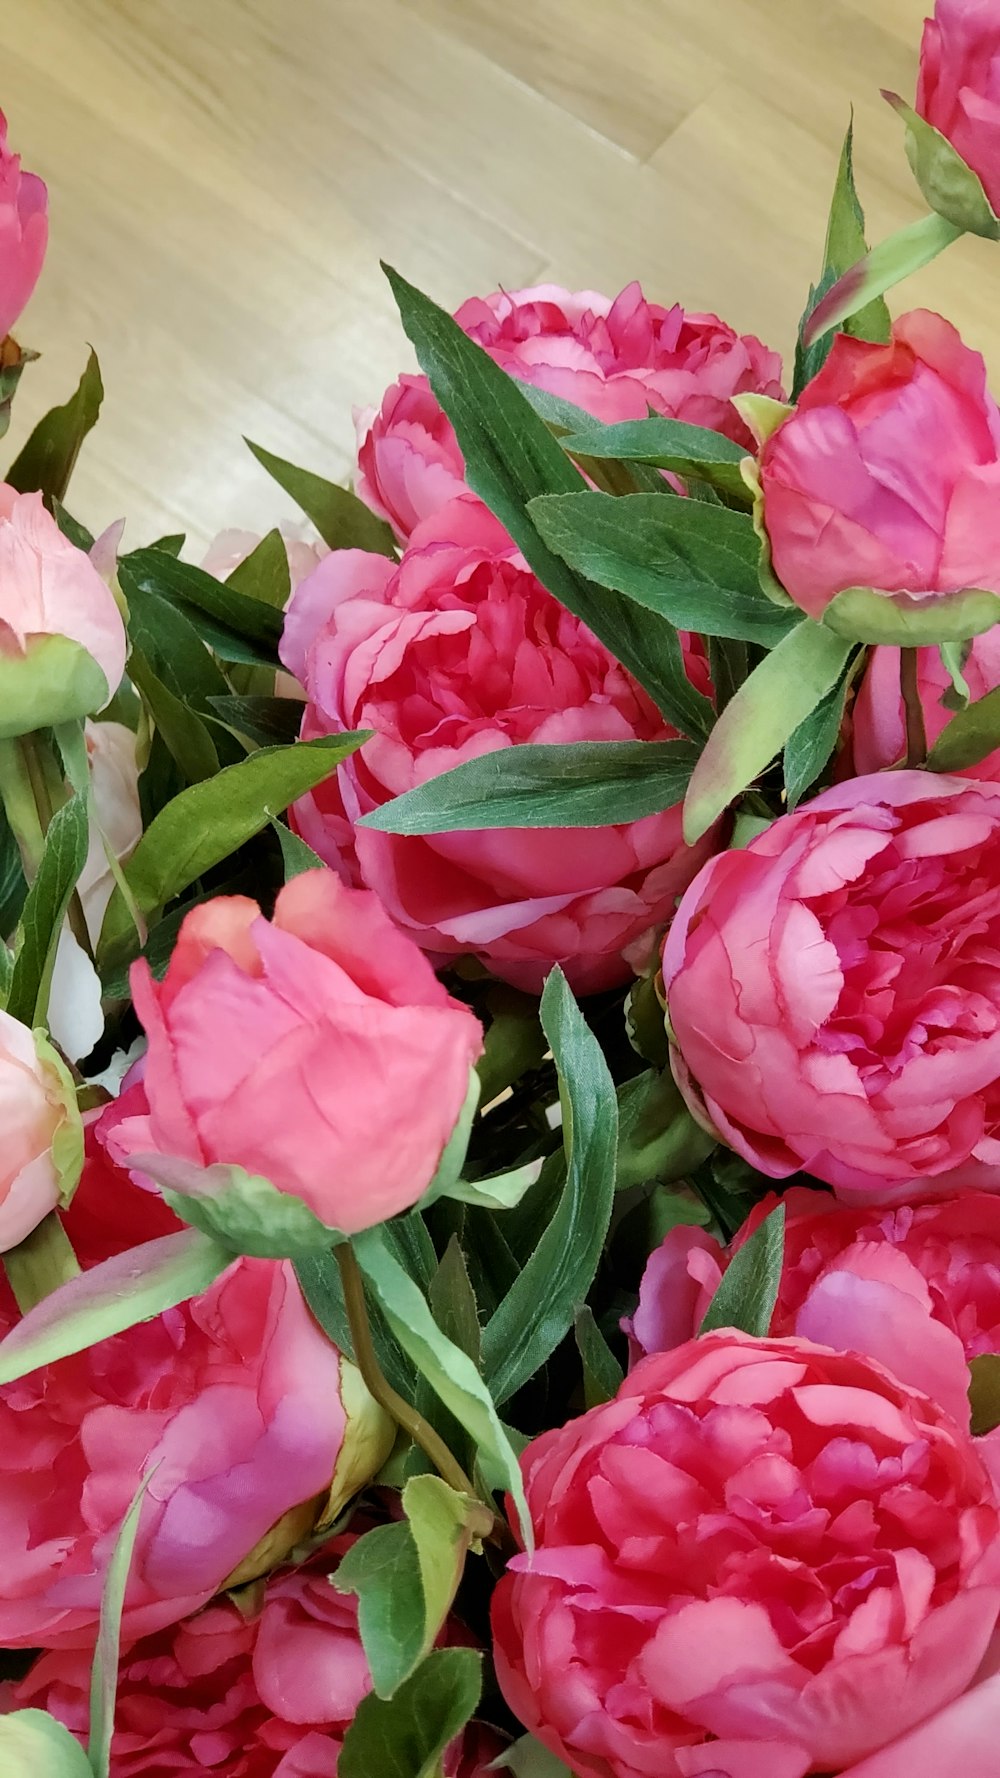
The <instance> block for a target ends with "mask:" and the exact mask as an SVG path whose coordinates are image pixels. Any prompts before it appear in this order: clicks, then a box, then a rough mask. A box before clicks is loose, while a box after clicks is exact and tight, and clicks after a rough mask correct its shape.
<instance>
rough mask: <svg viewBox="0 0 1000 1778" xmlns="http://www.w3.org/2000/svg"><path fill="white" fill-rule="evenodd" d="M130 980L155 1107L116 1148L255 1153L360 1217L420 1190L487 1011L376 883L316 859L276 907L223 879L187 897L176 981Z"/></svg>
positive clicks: (337, 1218)
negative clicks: (225, 888) (462, 991)
mask: <svg viewBox="0 0 1000 1778" xmlns="http://www.w3.org/2000/svg"><path fill="white" fill-rule="evenodd" d="M132 991H133V995H134V999H135V1006H136V1010H137V1012H138V1014H139V1017H140V1018H141V1019H142V1022H143V1024H144V1025H145V1027H146V1031H147V1034H148V1037H149V1050H148V1053H147V1056H146V1061H145V1071H144V1083H145V1089H146V1093H147V1094H148V1099H149V1111H148V1115H146V1116H140V1117H137V1118H133V1119H126V1120H124V1121H122V1122H121V1123H120V1124H119V1125H118V1127H117V1130H116V1133H115V1139H114V1142H115V1155H116V1158H117V1159H119V1160H122V1161H127V1162H129V1164H131V1162H130V1157H132V1156H137V1157H139V1158H138V1160H137V1162H136V1164H137V1165H138V1166H140V1167H141V1168H142V1169H144V1170H145V1171H147V1172H149V1173H152V1174H153V1175H154V1177H157V1178H162V1179H163V1181H164V1183H171V1182H172V1178H173V1174H171V1179H167V1178H166V1177H165V1174H164V1173H163V1164H164V1163H167V1162H170V1161H177V1162H180V1163H182V1164H183V1163H187V1166H188V1168H189V1169H191V1170H192V1171H193V1172H194V1173H195V1174H197V1172H199V1171H200V1170H201V1169H205V1168H212V1167H214V1168H217V1169H218V1171H219V1173H221V1174H224V1173H226V1172H227V1170H228V1169H231V1168H238V1169H243V1170H244V1171H245V1172H246V1173H248V1174H250V1175H252V1176H253V1177H255V1178H259V1179H264V1180H267V1181H269V1182H270V1184H271V1185H272V1186H273V1187H275V1188H276V1189H277V1191H278V1192H283V1193H288V1194H290V1195H291V1196H293V1197H296V1198H299V1199H301V1200H302V1202H303V1203H305V1204H306V1205H307V1206H308V1207H309V1209H310V1210H311V1211H312V1212H313V1213H314V1215H315V1216H317V1217H318V1218H319V1219H320V1221H321V1222H323V1223H325V1224H326V1226H327V1227H329V1228H336V1229H341V1230H343V1231H344V1232H345V1233H349V1234H353V1233H355V1232H356V1231H357V1230H358V1229H363V1228H368V1227H369V1226H370V1225H371V1224H372V1223H376V1222H382V1221H384V1220H385V1218H386V1217H389V1216H394V1215H395V1214H396V1213H397V1211H400V1210H406V1209H409V1208H410V1206H411V1205H412V1204H414V1203H416V1201H417V1199H418V1198H419V1197H421V1196H422V1194H423V1192H424V1191H425V1190H426V1188H427V1186H428V1185H429V1184H430V1182H431V1180H432V1178H433V1177H434V1174H435V1172H436V1171H437V1167H438V1163H439V1162H440V1160H441V1156H442V1153H443V1151H444V1149H445V1147H446V1145H447V1143H448V1140H449V1138H450V1137H451V1135H452V1132H453V1130H454V1127H455V1124H456V1123H457V1121H458V1117H459V1113H460V1112H461V1110H462V1107H463V1105H464V1103H465V1099H466V1095H467V1093H468V1090H469V1074H470V1069H471V1068H472V1066H473V1064H474V1063H475V1061H476V1058H477V1056H478V1054H479V1051H480V1048H481V1046H482V1029H481V1027H480V1025H479V1022H478V1020H476V1019H475V1018H474V1017H473V1015H472V1014H471V1013H470V1012H468V1011H467V1010H466V1009H465V1008H464V1007H462V1006H459V1004H458V1002H457V1001H455V1000H452V998H451V997H450V995H449V994H448V993H447V992H446V990H445V989H444V988H443V987H442V986H441V984H440V982H439V981H438V980H437V978H436V976H435V975H434V972H433V970H432V969H431V967H430V965H429V964H428V963H427V961H426V959H425V958H424V957H423V956H422V955H421V953H420V952H419V951H418V950H417V947H416V946H415V945H414V944H412V943H411V942H410V940H409V939H408V938H407V937H406V936H405V934H403V933H401V932H398V931H397V930H396V928H395V927H394V926H393V925H392V923H391V922H390V921H389V919H388V918H387V917H386V915H385V914H384V912H383V911H382V908H381V906H380V905H379V902H378V900H377V899H376V897H375V896H374V895H368V894H365V893H364V892H363V891H360V890H356V889H348V888H346V887H345V885H344V884H343V883H341V882H340V880H339V879H338V878H337V877H336V876H334V875H333V873H332V872H331V871H321V870H316V871H307V872H305V873H304V874H303V875H301V876H298V877H296V878H294V880H293V881H292V882H290V883H288V884H287V885H286V887H285V888H284V889H283V890H282V891H281V894H280V895H279V896H278V899H277V902H276V904H275V909H274V916H273V919H272V920H270V921H269V920H265V919H264V917H263V915H262V914H261V911H260V909H259V907H258V906H257V903H256V902H254V901H248V900H247V899H246V898H245V897H243V896H221V897H219V898H218V899H217V900H215V901H210V902H206V903H204V904H203V905H202V906H201V907H198V908H195V909H194V910H193V911H192V912H191V913H190V914H188V916H187V918H186V919H185V921H184V924H183V926H182V927H181V930H180V934H179V936H178V940H177V944H176V946H175V948H174V951H173V954H172V956H171V959H170V965H169V968H168V970H167V973H166V975H165V977H164V979H163V981H162V982H156V981H154V979H153V976H152V975H151V973H150V971H149V969H148V968H147V966H146V964H145V963H137V964H136V965H135V966H134V968H133V972H132ZM216 1178H217V1176H215V1175H213V1176H212V1178H211V1180H210V1182H209V1183H208V1184H207V1185H206V1187H205V1190H206V1192H207V1194H208V1195H209V1196H211V1195H213V1192H214V1191H215V1189H216ZM225 1186H226V1181H225V1180H224V1179H218V1186H217V1188H218V1190H219V1192H223V1191H224V1190H225ZM181 1189H185V1190H186V1189H188V1188H187V1186H186V1185H183V1186H182V1187H181ZM192 1189H195V1187H194V1186H193V1187H192Z"/></svg>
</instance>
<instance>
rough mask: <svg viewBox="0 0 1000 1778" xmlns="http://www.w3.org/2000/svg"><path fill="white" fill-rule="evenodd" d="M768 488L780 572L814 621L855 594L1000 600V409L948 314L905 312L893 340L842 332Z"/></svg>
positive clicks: (787, 428)
mask: <svg viewBox="0 0 1000 1778" xmlns="http://www.w3.org/2000/svg"><path fill="white" fill-rule="evenodd" d="M928 439H933V440H934V449H933V450H932V451H928V450H927V449H926V440H928ZM917 464H919V471H918V472H915V465H917ZM760 482H761V488H762V492H763V508H764V523H765V526H766V529H767V536H768V540H769V543H770V549H771V558H772V563H773V567H774V572H775V574H776V575H777V578H778V580H779V581H780V582H781V584H782V586H783V587H784V588H785V590H786V592H787V593H788V594H789V595H790V597H791V598H792V599H793V600H794V601H795V604H796V605H799V606H801V607H802V610H803V611H806V612H808V613H809V615H810V617H815V618H821V617H822V615H823V612H824V611H825V609H826V607H827V606H828V605H829V603H830V601H831V600H832V599H833V598H835V596H836V595H837V593H840V592H843V591H844V590H845V589H846V588H848V587H871V588H874V589H875V590H876V591H879V592H884V593H910V594H914V595H915V596H917V597H918V598H928V597H933V596H934V595H937V594H942V593H954V592H957V591H960V590H962V589H964V588H967V587H979V588H982V589H984V590H986V591H992V592H1000V566H998V563H1000V516H998V515H1000V499H998V493H1000V411H998V409H997V406H996V403H995V402H994V400H993V398H992V396H991V395H990V394H989V392H988V390H987V387H986V367H985V365H984V363H983V360H982V358H981V356H980V354H979V353H978V352H973V351H972V350H971V349H970V348H969V347H968V346H966V345H963V343H962V341H961V339H960V338H959V336H958V334H957V333H956V331H955V329H954V328H953V327H952V326H951V324H950V322H947V321H944V320H942V318H941V316H940V315H934V314H930V313H929V312H928V311H927V310H923V309H918V310H916V311H915V312H914V313H912V314H909V315H903V316H902V317H901V318H900V319H899V320H898V321H896V322H895V324H894V326H893V330H892V340H891V342H890V343H889V344H888V345H874V344H870V343H869V342H868V341H866V340H856V339H851V338H849V337H848V336H847V335H846V334H840V335H838V336H837V338H836V339H835V340H834V343H833V349H832V351H831V353H830V356H829V358H828V359H827V362H826V364H825V365H824V367H823V369H822V370H821V371H820V373H819V375H818V376H816V377H814V378H813V380H812V382H811V383H809V384H808V385H807V387H806V389H805V390H804V391H803V393H802V395H801V396H800V398H799V404H798V406H797V408H795V410H794V412H793V413H791V414H790V415H789V417H788V419H787V420H785V421H783V423H782V424H781V425H780V426H779V427H778V429H777V431H776V432H774V433H772V435H771V437H770V438H769V440H768V441H767V443H766V445H765V446H764V450H763V454H762V456H761V461H760Z"/></svg>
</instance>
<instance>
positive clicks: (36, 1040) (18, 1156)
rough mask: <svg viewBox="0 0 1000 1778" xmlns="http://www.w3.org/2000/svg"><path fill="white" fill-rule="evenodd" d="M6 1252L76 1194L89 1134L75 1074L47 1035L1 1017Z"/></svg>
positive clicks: (0, 1190) (0, 1189) (1, 1204)
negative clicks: (83, 1121) (79, 1106)
mask: <svg viewBox="0 0 1000 1778" xmlns="http://www.w3.org/2000/svg"><path fill="white" fill-rule="evenodd" d="M0 1118H2V1124H3V1143H2V1144H0V1253H6V1252H8V1251H9V1249H10V1248H11V1247H16V1246H17V1245H18V1243H19V1242H20V1241H23V1240H24V1239H25V1237H26V1236H27V1235H30V1234H31V1231H32V1229H35V1228H37V1227H38V1224H39V1223H40V1222H41V1221H42V1219H43V1217H45V1216H47V1215H48V1214H49V1211H50V1210H54V1209H55V1208H56V1205H57V1204H59V1203H61V1202H62V1203H65V1202H67V1201H68V1199H69V1198H70V1197H71V1196H72V1193H73V1190H74V1188H75V1186H76V1182H77V1180H78V1178H79V1176H80V1168H81V1166H82V1165H83V1131H82V1126H81V1123H80V1116H79V1112H78V1111H77V1108H76V1094H75V1091H74V1087H73V1082H72V1080H71V1079H70V1076H69V1073H68V1072H67V1070H66V1068H65V1067H64V1065H63V1063H62V1062H61V1061H60V1059H59V1057H58V1056H57V1054H56V1052H55V1050H54V1049H52V1047H51V1045H50V1044H49V1043H47V1042H46V1040H45V1037H44V1035H43V1034H42V1033H40V1032H35V1033H32V1032H31V1031H29V1030H28V1028H27V1026H26V1025H22V1024H21V1023H20V1022H19V1021H18V1020H17V1019H12V1018H11V1017H10V1014H9V1013H6V1012H0Z"/></svg>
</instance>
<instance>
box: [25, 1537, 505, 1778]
mask: <svg viewBox="0 0 1000 1778" xmlns="http://www.w3.org/2000/svg"><path fill="white" fill-rule="evenodd" d="M355 1541H356V1539H355V1538H354V1537H351V1536H345V1537H340V1538H338V1539H337V1540H336V1542H335V1543H334V1544H332V1545H328V1546H327V1548H326V1549H325V1550H324V1551H323V1552H322V1554H321V1555H320V1556H319V1557H317V1558H316V1559H315V1560H314V1561H313V1562H312V1563H311V1564H310V1565H309V1567H307V1568H300V1569H297V1570H296V1571H295V1572H294V1573H286V1574H276V1575H275V1576H273V1578H272V1579H271V1581H270V1582H269V1584H268V1586H267V1590H266V1592H265V1593H264V1595H263V1598H262V1599H261V1601H260V1602H259V1603H258V1604H256V1605H253V1604H251V1603H249V1602H247V1603H246V1604H244V1605H241V1606H237V1605H235V1604H234V1603H233V1602H232V1601H231V1600H228V1599H227V1600H220V1601H219V1602H218V1603H217V1604H215V1605H210V1606H209V1607H208V1609H207V1610H206V1611H203V1612H201V1613H200V1614H199V1615H198V1616H197V1617H192V1618H189V1619H188V1620H187V1622H186V1623H183V1624H177V1625H175V1626H173V1627H171V1628H169V1629H166V1630H162V1631H160V1632H159V1634H158V1635H155V1636H150V1637H147V1638H146V1640H145V1641H143V1642H140V1643H138V1644H137V1645H136V1646H135V1647H134V1648H132V1649H130V1650H129V1652H128V1653H127V1654H126V1655H125V1656H124V1658H123V1660H122V1664H121V1671H120V1673H119V1679H118V1697H117V1702H116V1706H115V1733H114V1739H113V1741H112V1745H111V1769H110V1778H153V1774H155V1778H181V1775H182V1774H190V1775H191V1778H195V1775H197V1778H201V1775H202V1774H208V1773H211V1774H212V1778H335V1775H336V1771H337V1762H338V1759H339V1756H340V1750H341V1747H342V1745H343V1740H344V1736H345V1734H346V1733H347V1730H348V1729H349V1728H350V1725H351V1722H352V1720H353V1718H354V1714H355V1712H356V1710H357V1708H358V1705H359V1704H360V1702H361V1700H362V1698H364V1697H365V1696H367V1694H368V1692H369V1691H370V1690H371V1679H370V1677H369V1673H368V1664H367V1662H366V1660H365V1655H364V1650H363V1649H362V1646H361V1638H360V1636H359V1634H358V1614H357V1601H356V1600H355V1599H354V1598H352V1597H350V1596H348V1595H344V1594H341V1593H338V1592H337V1591H336V1589H335V1587H334V1586H333V1583H332V1580H331V1579H330V1578H329V1577H330V1574H331V1572H333V1571H335V1569H336V1566H337V1562H338V1560H339V1558H340V1556H341V1555H342V1554H343V1553H344V1552H345V1550H347V1549H349V1548H350V1546H351V1544H352V1543H354V1542H355ZM89 1690H90V1656H89V1654H88V1653H86V1652H84V1651H81V1652H79V1653H77V1652H75V1651H63V1650H59V1651H58V1652H57V1653H53V1654H46V1655H43V1656H42V1657H41V1659H40V1660H39V1661H37V1662H36V1663H35V1666H34V1667H33V1668H32V1669H31V1672H30V1673H29V1674H28V1677H27V1679H25V1680H24V1681H23V1682H22V1683H21V1684H20V1685H19V1686H18V1687H17V1690H16V1693H15V1694H14V1696H13V1697H12V1698H11V1699H10V1700H9V1702H10V1704H11V1706H12V1707H14V1708H31V1709H45V1710H48V1711H50V1713H51V1714H52V1715H53V1716H55V1717H56V1718H57V1719H58V1720H59V1721H60V1722H61V1723H63V1724H64V1725H65V1727H66V1728H68V1729H70V1730H71V1731H72V1732H73V1734H75V1735H76V1736H77V1737H78V1738H79V1740H80V1741H81V1742H83V1743H86V1739H87V1733H88V1724H89V1716H90V1710H89ZM477 1747H478V1748H479V1750H480V1752H481V1763H480V1758H479V1757H477V1752H476V1750H477ZM498 1751H499V1743H498V1742H496V1741H488V1740H486V1739H485V1738H483V1737H482V1736H481V1735H480V1732H479V1730H478V1727H477V1725H476V1724H473V1725H471V1727H470V1728H469V1729H468V1730H466V1732H465V1735H464V1736H462V1737H459V1739H458V1740H457V1741H454V1742H452V1744H451V1746H450V1748H449V1749H448V1751H447V1753H446V1755H445V1762H444V1773H445V1778H485V1773H486V1769H487V1766H488V1763H489V1761H490V1760H491V1759H492V1758H493V1757H494V1755H495V1754H496V1753H497V1752H498ZM372 1778H375V1774H374V1773H373V1774H372Z"/></svg>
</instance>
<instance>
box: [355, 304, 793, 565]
mask: <svg viewBox="0 0 1000 1778" xmlns="http://www.w3.org/2000/svg"><path fill="white" fill-rule="evenodd" d="M455 319H456V321H457V322H458V324H459V326H460V327H462V328H464V329H465V332H466V333H467V334H469V336H470V337H471V338H472V339H474V340H475V341H476V343H477V344H478V345H480V346H482V347H483V348H484V349H485V350H486V351H487V352H488V353H489V354H490V357H491V358H494V359H495V360H496V362H497V363H498V364H499V365H501V366H502V367H503V369H504V370H505V371H507V372H508V374H509V375H510V376H512V377H516V378H517V379H518V381H520V382H523V383H532V384H534V386H535V387H536V388H538V389H544V390H546V391H547V393H548V394H550V395H556V396H559V397H560V398H561V399H562V400H563V401H569V402H571V403H572V404H573V405H574V406H575V407H579V408H582V409H583V410H584V411H585V412H586V413H588V414H591V415H592V416H593V417H594V419H596V420H602V421H604V422H605V423H606V424H613V423H614V422H616V421H619V420H644V419H645V418H646V415H647V414H648V413H649V411H650V409H652V410H653V412H654V413H658V414H667V415H669V416H670V417H671V418H672V419H675V420H685V421H687V422H688V423H689V424H691V425H694V426H707V427H711V428H712V430H713V431H716V432H725V433H726V434H727V435H728V436H729V437H730V438H733V439H735V440H736V441H737V442H738V443H740V444H746V445H747V446H748V447H749V445H750V434H749V433H748V431H747V430H746V427H745V426H744V424H743V421H742V420H741V419H740V416H739V414H738V413H737V411H736V409H735V408H734V407H733V405H732V399H731V398H732V397H733V396H734V395H741V394H746V393H748V392H754V393H759V394H763V395H771V396H777V397H780V395H781V360H780V358H779V357H778V356H777V354H776V353H775V352H770V351H768V349H767V347H766V346H764V345H762V344H761V342H760V340H758V339H756V338H754V336H753V335H752V334H737V333H734V332H733V329H732V328H731V327H728V326H727V325H726V323H725V322H724V321H720V320H719V318H718V316H716V315H689V314H687V313H686V312H685V310H684V309H682V308H681V307H680V305H679V304H676V303H675V304H674V306H673V308H670V309H665V308H662V307H661V305H660V304H659V303H650V302H647V301H646V299H645V297H644V296H643V294H642V290H641V289H640V287H639V285H638V284H629V285H628V286H627V288H626V289H625V290H623V291H622V292H621V294H620V295H619V296H617V297H615V299H614V301H613V302H612V301H611V300H610V299H609V298H608V297H606V296H599V295H598V294H597V292H596V291H593V290H580V291H575V292H574V291H569V290H562V289H560V288H559V287H558V286H557V285H555V284H541V285H539V286H538V287H537V288H536V289H533V290H514V291H497V292H496V293H495V294H494V295H492V296H487V297H470V299H469V301H468V302H465V303H463V304H462V307H461V308H460V309H459V310H458V313H457V314H456V316H455ZM358 432H359V450H358V484H357V485H358V493H359V494H360V495H361V498H362V499H363V500H366V501H367V502H368V505H369V506H371V507H373V509H374V510H375V511H376V512H377V513H379V514H380V515H381V516H382V517H383V518H387V519H388V520H389V522H390V523H391V524H392V525H393V526H394V527H395V530H396V532H397V534H398V535H399V536H400V537H403V538H406V537H408V536H409V534H410V532H411V531H412V530H413V528H414V526H415V525H416V524H418V523H419V522H420V520H421V519H425V518H427V517H429V515H430V514H431V513H432V512H436V511H437V509H438V507H439V506H442V505H444V503H445V502H446V501H447V500H450V499H451V498H453V496H454V495H456V494H459V493H461V492H462V491H463V489H464V475H465V468H464V464H463V462H462V455H461V452H460V451H459V448H458V443H457V441H456V439H455V434H454V432H453V431H452V428H451V423H450V421H449V420H447V419H446V418H445V415H444V414H443V413H442V411H441V409H440V407H439V406H438V404H437V401H436V400H435V397H434V396H433V395H432V393H431V390H430V385H429V384H428V382H427V379H426V377H414V376H403V377H400V379H399V381H398V382H396V383H393V385H392V387H391V388H390V389H389V390H388V391H387V393H386V395H385V397H384V398H383V401H382V405H381V408H380V409H379V410H378V412H377V413H365V414H362V415H360V416H359V422H358Z"/></svg>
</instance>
